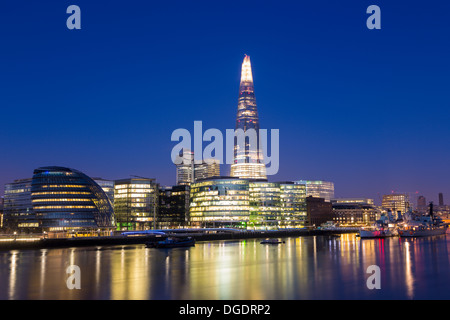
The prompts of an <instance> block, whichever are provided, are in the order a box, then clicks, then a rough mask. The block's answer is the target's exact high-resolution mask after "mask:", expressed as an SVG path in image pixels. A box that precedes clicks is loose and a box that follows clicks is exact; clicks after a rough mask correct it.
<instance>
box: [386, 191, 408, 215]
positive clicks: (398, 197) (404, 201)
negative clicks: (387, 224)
mask: <svg viewBox="0 0 450 320" xmlns="http://www.w3.org/2000/svg"><path fill="white" fill-rule="evenodd" d="M381 206H382V207H383V208H384V209H385V210H391V212H392V213H394V214H395V213H397V212H400V213H405V212H407V211H408V210H409V208H410V203H409V196H408V194H406V193H392V194H386V195H383V199H382V203H381Z"/></svg>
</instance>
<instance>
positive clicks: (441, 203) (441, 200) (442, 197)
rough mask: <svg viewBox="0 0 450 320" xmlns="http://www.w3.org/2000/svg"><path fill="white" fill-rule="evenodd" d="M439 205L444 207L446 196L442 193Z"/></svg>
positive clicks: (440, 193)
mask: <svg viewBox="0 0 450 320" xmlns="http://www.w3.org/2000/svg"><path fill="white" fill-rule="evenodd" d="M439 205H440V206H443V205H444V194H443V193H442V192H439Z"/></svg>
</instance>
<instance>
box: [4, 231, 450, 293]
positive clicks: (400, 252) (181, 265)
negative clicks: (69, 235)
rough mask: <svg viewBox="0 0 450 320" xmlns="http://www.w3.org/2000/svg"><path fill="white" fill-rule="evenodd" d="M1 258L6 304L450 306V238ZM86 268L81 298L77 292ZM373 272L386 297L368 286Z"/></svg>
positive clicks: (305, 240)
mask: <svg viewBox="0 0 450 320" xmlns="http://www.w3.org/2000/svg"><path fill="white" fill-rule="evenodd" d="M284 240H285V241H286V243H284V244H280V245H262V244H260V243H259V242H260V239H247V240H238V241H212V242H198V243H197V244H196V246H195V247H192V248H176V249H155V248H152V249H148V248H145V246H144V245H129V246H114V247H89V248H67V249H42V250H14V251H5V252H0V299H139V300H142V299H166V300H168V299H178V300H181V299H192V300H209V299H219V300H220V299H251V300H253V299H285V300H293V299H449V298H450V290H448V289H447V288H448V286H449V285H450V272H449V270H450V268H449V267H450V262H449V252H450V251H449V249H448V248H449V237H448V236H439V237H434V238H429V237H427V238H420V239H400V238H390V239H384V240H383V239H365V240H361V239H359V238H358V237H356V236H355V234H345V235H341V236H340V237H338V238H335V237H326V236H314V237H296V238H295V237H294V238H285V239H284ZM69 265H78V266H79V267H80V270H81V289H80V290H77V289H72V290H70V289H68V288H67V286H66V280H67V278H68V277H69V274H67V273H66V268H67V267H68V266H69ZM370 265H377V266H379V267H380V269H381V289H379V290H377V289H373V290H370V289H368V288H367V286H366V281H367V278H368V277H369V276H370V274H367V273H366V270H367V268H368V267H369V266H370Z"/></svg>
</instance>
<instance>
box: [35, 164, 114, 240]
mask: <svg viewBox="0 0 450 320" xmlns="http://www.w3.org/2000/svg"><path fill="white" fill-rule="evenodd" d="M31 203H32V205H33V211H34V214H35V217H36V220H37V221H38V223H39V227H41V228H42V229H43V230H44V231H64V230H80V231H81V230H93V229H95V230H99V229H100V230H105V229H106V230H110V229H112V228H113V227H114V226H115V217H114V211H113V207H112V205H111V202H110V200H109V198H108V196H107V195H106V193H105V192H104V191H103V189H102V188H101V187H100V186H99V185H98V184H97V183H96V182H95V181H94V180H92V179H91V178H90V177H88V176H87V175H85V174H84V173H82V172H80V171H77V170H74V169H70V168H64V167H42V168H38V169H36V170H34V173H33V180H32V183H31Z"/></svg>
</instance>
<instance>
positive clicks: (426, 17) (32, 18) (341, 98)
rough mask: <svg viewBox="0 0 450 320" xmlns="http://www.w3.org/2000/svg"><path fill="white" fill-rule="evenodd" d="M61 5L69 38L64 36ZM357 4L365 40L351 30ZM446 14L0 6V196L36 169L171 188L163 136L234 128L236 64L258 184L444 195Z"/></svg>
mask: <svg viewBox="0 0 450 320" xmlns="http://www.w3.org/2000/svg"><path fill="white" fill-rule="evenodd" d="M71 4H76V5H78V6H80V8H81V27H82V29H81V30H68V29H67V27H66V19H67V17H68V16H69V14H67V13H66V8H67V7H68V6H69V5H71ZM371 4H376V5H379V6H380V8H381V27H382V28H381V30H368V29H367V27H366V19H367V18H368V16H369V15H368V14H366V9H367V7H368V6H369V5H371ZM449 12H450V3H449V2H448V1H437V0H431V1H410V0H408V1H403V0H400V1H399V0H397V1H380V0H375V1H372V0H371V1H365V0H355V1H348V0H343V1H334V0H329V1H298V0H296V1H280V0H278V1H261V0H258V1H229V0H228V1H217V0H214V1H211V0H209V1H201V0H182V1H135V0H129V1H107V2H100V1H84V0H74V1H70V2H69V1H62V0H58V1H40V2H37V1H32V2H31V1H29V2H28V1H26V2H25V1H15V2H12V1H10V2H5V3H2V5H1V10H0V41H1V47H0V148H1V149H0V194H2V193H3V185H4V184H5V183H8V182H11V181H13V180H14V179H18V178H26V177H31V175H32V172H33V169H35V168H37V167H40V166H48V165H60V166H68V167H72V168H75V169H78V170H81V171H83V172H85V173H86V174H88V175H90V176H100V177H103V178H108V179H120V178H126V177H129V175H139V176H148V177H154V178H156V179H157V180H158V181H159V182H161V183H162V184H164V185H172V184H174V183H175V167H174V165H173V164H172V163H171V160H170V151H171V149H172V147H173V146H174V145H175V143H174V142H171V141H170V136H171V133H172V131H173V130H175V129H177V128H186V129H189V130H193V122H194V121H195V120H202V121H203V127H204V129H207V128H219V129H221V130H225V129H227V128H234V124H235V117H236V109H237V98H238V87H239V76H240V67H241V63H242V59H243V57H244V54H248V55H250V57H251V61H252V67H253V76H254V81H255V90H256V98H257V102H258V108H259V115H260V124H261V127H262V128H266V129H272V128H274V129H280V140H281V141H280V145H281V146H280V148H281V150H280V171H279V173H278V175H276V176H274V177H271V178H270V180H272V181H278V180H298V179H318V180H320V179H322V180H329V181H333V182H334V183H335V188H336V196H338V197H352V196H354V197H363V196H364V197H371V198H374V199H376V200H378V197H379V196H378V195H379V194H380V195H382V194H384V193H389V192H391V191H392V190H396V191H399V192H416V191H418V192H419V193H420V194H424V195H426V196H427V199H428V200H433V201H437V193H438V192H443V193H444V198H445V199H446V200H447V199H450V170H449V164H450V148H449V137H450V122H449V120H450V110H449V106H450V97H449V84H450V78H449V74H450V73H449V71H450V59H449V58H450V20H449V18H448V15H449ZM223 174H227V172H223ZM447 202H448V203H450V200H449V201H447Z"/></svg>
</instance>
